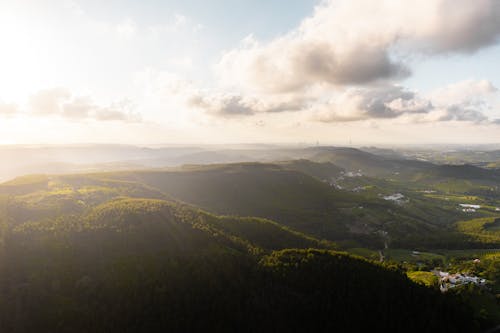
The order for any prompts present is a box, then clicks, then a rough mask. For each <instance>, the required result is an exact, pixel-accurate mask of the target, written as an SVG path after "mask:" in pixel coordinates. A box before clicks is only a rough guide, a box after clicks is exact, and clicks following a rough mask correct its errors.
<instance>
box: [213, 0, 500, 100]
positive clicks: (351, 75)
mask: <svg viewBox="0 0 500 333" xmlns="http://www.w3.org/2000/svg"><path fill="white" fill-rule="evenodd" d="M499 36H500V2H499V1H498V0H478V1H470V0H424V1H418V2H405V1H400V0H385V1H374V0H330V1H325V2H324V3H323V4H322V5H320V6H318V7H317V8H316V10H315V12H314V14H313V15H312V16H311V17H309V18H307V19H305V20H304V21H302V23H301V24H300V26H299V27H297V28H296V29H294V30H293V31H291V32H289V33H288V34H286V35H284V36H281V37H279V38H276V39H274V40H271V41H270V42H267V43H259V42H258V41H257V40H255V39H254V38H253V37H252V36H249V37H247V38H246V39H245V40H244V41H243V42H242V44H241V45H240V46H239V47H238V48H235V49H233V50H230V51H228V52H226V53H225V54H224V56H223V57H222V59H221V61H220V62H219V64H218V65H217V67H216V69H217V72H218V74H219V76H220V78H221V79H222V81H223V82H224V83H225V84H226V85H234V86H238V87H240V88H242V89H246V90H251V91H260V92H266V93H281V92H289V91H299V90H302V89H307V88H308V87H310V86H311V85H315V84H330V85H337V86H338V85H352V84H354V85H362V84H368V83H373V82H377V81H381V80H385V81H387V80H390V79H399V78H401V77H405V76H407V75H409V74H410V71H409V69H408V67H407V65H406V64H405V62H404V61H403V59H402V58H401V57H398V55H400V54H414V53H415V52H417V53H426V54H432V53H452V52H458V53H462V52H473V51H475V50H478V49H480V48H482V47H486V46H489V45H492V44H494V43H496V42H497V41H498V38H499ZM393 51H397V52H393Z"/></svg>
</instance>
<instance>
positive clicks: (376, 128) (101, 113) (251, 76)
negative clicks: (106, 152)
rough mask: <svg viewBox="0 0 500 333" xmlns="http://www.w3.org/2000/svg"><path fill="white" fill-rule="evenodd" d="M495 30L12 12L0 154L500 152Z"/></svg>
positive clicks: (97, 10)
mask: <svg viewBox="0 0 500 333" xmlns="http://www.w3.org/2000/svg"><path fill="white" fill-rule="evenodd" d="M284 7H286V10H284ZM499 15H500V5H499V2H498V1H496V0H479V1H468V0H460V1H456V0H455V1H451V0H426V1H419V2H414V3H412V4H411V5H408V4H407V3H405V4H402V2H401V1H396V0H393V1H373V0H354V1H342V0H335V1H334V0H331V1H312V0H307V1H288V2H287V4H286V6H285V5H284V4H283V3H282V2H280V1H239V2H238V3H235V2H234V1H229V0H216V1H211V2H210V3H208V2H201V1H198V2H197V1H194V0H190V1H168V2H164V1H152V0H151V1H140V2H137V1H136V2H134V1H125V2H123V1H108V2H106V4H102V2H99V1H76V0H75V1H72V0H46V1H29V0H20V1H2V2H1V3H0V45H1V48H2V52H1V53H0V73H1V75H0V143H8V144H20V143H24V144H26V143H28V144H42V143H50V144H68V143H89V142H91V143H121V144H123V143H127V144H154V143H191V144H194V143H195V144H200V143H203V144H206V143H219V144H220V143H229V144H234V143H248V142H251V143H294V144H295V143H303V142H307V143H316V142H317V141H320V142H321V143H323V144H338V145H346V144H348V143H349V142H354V143H355V144H360V145H361V144H382V143H386V144H396V143H398V144H399V143H409V144H411V143H457V144H471V143H497V142H498V141H499V139H500V131H499V130H498V129H499V127H498V126H499V123H500V121H499V119H500V106H499V105H500V104H499V92H498V87H499V86H500V81H499V77H500V69H499V66H498V64H497V62H498V59H500V46H499V45H498V43H499V36H500V23H499V22H500V19H499Z"/></svg>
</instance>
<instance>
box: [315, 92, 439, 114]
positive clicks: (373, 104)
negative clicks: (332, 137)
mask: <svg viewBox="0 0 500 333" xmlns="http://www.w3.org/2000/svg"><path fill="white" fill-rule="evenodd" d="M432 109H433V106H432V103H431V102H430V101H429V100H426V99H424V98H421V97H419V96H418V95H417V94H416V93H415V92H412V91H409V90H406V89H404V88H402V87H400V86H383V87H379V88H376V89H349V90H347V91H345V92H343V93H340V94H337V95H336V96H335V97H333V98H331V99H329V100H327V101H325V102H318V103H317V104H316V105H313V106H312V107H311V109H310V111H311V113H312V114H313V119H315V120H318V121H321V122H347V121H358V120H368V119H378V118H397V117H400V116H402V115H404V114H425V113H428V112H430V110H432Z"/></svg>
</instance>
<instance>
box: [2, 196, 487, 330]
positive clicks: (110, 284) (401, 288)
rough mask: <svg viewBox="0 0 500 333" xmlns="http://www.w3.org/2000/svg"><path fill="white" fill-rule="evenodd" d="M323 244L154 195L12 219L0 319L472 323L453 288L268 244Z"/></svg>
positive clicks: (398, 326) (97, 325)
mask: <svg viewBox="0 0 500 333" xmlns="http://www.w3.org/2000/svg"><path fill="white" fill-rule="evenodd" d="M325 245H328V244H324V243H319V242H318V241H317V240H315V239H313V238H311V237H305V236H303V235H301V234H299V233H297V232H293V231H290V230H287V229H284V228H282V227H280V226H278V225H276V224H275V223H273V222H270V221H266V220H262V219H249V218H244V219H239V218H232V217H222V218H219V217H216V216H213V215H210V214H207V213H204V212H201V211H199V210H196V209H193V208H190V207H187V206H184V205H180V204H177V203H171V202H167V201H163V200H157V199H131V198H122V199H115V200H111V201H108V202H106V203H103V204H101V205H98V206H96V207H94V208H92V209H90V210H89V211H88V212H87V213H85V214H83V215H81V216H63V217H61V218H58V219H55V220H52V219H44V220H40V221H37V222H24V223H21V224H16V225H12V226H10V227H9V232H8V234H7V236H6V239H5V247H4V249H3V251H2V254H3V258H4V263H5V265H4V266H2V267H1V270H2V271H1V272H0V273H1V274H0V276H1V279H0V287H1V288H0V330H1V331H3V332H14V333H15V332H35V331H36V332H54V331H57V332H164V331H174V332H199V331H218V332H233V331H235V330H237V331H243V332H255V331H261V332H262V331H273V332H290V331H297V332H303V331H308V330H313V331H315V332H326V331H331V330H340V331H350V330H353V331H360V330H365V329H367V328H370V329H375V328H376V329H377V330H385V331H390V332H396V331H402V330H406V331H429V330H443V329H446V330H448V329H451V330H461V329H466V330H467V331H469V332H474V331H476V330H477V329H478V328H479V327H480V322H478V321H477V320H475V319H474V318H473V316H472V313H471V312H470V311H469V310H468V308H467V307H466V306H465V305H464V304H463V303H461V301H460V300H459V299H458V298H456V297H453V296H447V295H441V294H439V292H437V291H435V290H432V289H429V288H426V287H424V286H419V285H417V284H414V283H412V282H411V281H410V280H408V279H407V278H406V276H405V275H404V274H402V273H401V272H398V271H395V270H390V269H387V268H384V267H383V266H379V265H375V264H372V263H369V262H367V261H365V260H361V259H359V258H354V257H351V256H348V255H346V254H343V253H338V252H332V251H329V250H310V249H309V250H290V249H289V250H283V251H279V252H270V251H269V249H270V248H280V247H285V246H286V247H297V246H325ZM266 248H268V250H266ZM12 304H15V306H12ZM437 314H438V315H437ZM359 318H363V320H362V321H360V320H359Z"/></svg>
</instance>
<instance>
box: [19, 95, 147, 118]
mask: <svg viewBox="0 0 500 333" xmlns="http://www.w3.org/2000/svg"><path fill="white" fill-rule="evenodd" d="M29 105H30V110H31V112H32V114H33V115H35V116H47V115H55V116H59V117H62V118H65V119H70V120H85V119H87V120H88V119H93V120H99V121H126V122H139V121H141V117H140V115H139V114H137V113H134V111H133V103H132V102H130V101H128V100H123V101H119V102H115V103H112V104H110V105H105V106H102V105H99V104H97V103H95V102H94V101H93V99H92V98H91V97H89V96H73V95H72V94H71V93H70V92H69V91H68V90H67V89H65V88H53V89H48V90H42V91H39V92H37V93H36V94H34V95H33V96H31V98H30V101H29Z"/></svg>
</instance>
